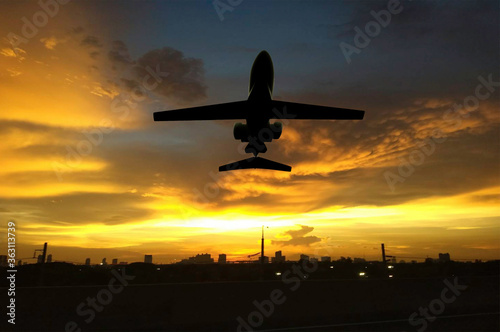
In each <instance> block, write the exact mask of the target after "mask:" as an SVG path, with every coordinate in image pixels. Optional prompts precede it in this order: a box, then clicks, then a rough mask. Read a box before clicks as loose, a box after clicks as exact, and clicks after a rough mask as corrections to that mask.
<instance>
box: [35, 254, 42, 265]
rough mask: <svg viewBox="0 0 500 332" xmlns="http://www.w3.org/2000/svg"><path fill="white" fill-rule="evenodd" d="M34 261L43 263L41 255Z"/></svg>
mask: <svg viewBox="0 0 500 332" xmlns="http://www.w3.org/2000/svg"><path fill="white" fill-rule="evenodd" d="M36 262H37V263H38V264H42V263H43V255H38V258H37V260H36Z"/></svg>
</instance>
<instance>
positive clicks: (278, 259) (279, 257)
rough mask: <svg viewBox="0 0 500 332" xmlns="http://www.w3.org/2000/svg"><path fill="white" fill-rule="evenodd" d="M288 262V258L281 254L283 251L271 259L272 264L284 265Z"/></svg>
mask: <svg viewBox="0 0 500 332" xmlns="http://www.w3.org/2000/svg"><path fill="white" fill-rule="evenodd" d="M285 261H286V256H283V255H282V254H281V250H279V251H276V252H275V253H274V257H272V258H271V263H284V262H285Z"/></svg>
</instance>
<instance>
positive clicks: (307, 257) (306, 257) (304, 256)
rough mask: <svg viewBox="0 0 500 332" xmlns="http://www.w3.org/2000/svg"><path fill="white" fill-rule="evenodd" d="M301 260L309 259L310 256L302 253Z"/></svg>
mask: <svg viewBox="0 0 500 332" xmlns="http://www.w3.org/2000/svg"><path fill="white" fill-rule="evenodd" d="M300 260H301V261H309V256H307V255H304V254H300Z"/></svg>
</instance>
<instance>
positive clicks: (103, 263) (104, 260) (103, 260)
mask: <svg viewBox="0 0 500 332" xmlns="http://www.w3.org/2000/svg"><path fill="white" fill-rule="evenodd" d="M101 265H108V263H107V262H106V257H104V258H103V259H102V262H101Z"/></svg>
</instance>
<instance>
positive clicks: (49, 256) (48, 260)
mask: <svg viewBox="0 0 500 332" xmlns="http://www.w3.org/2000/svg"><path fill="white" fill-rule="evenodd" d="M47 263H52V254H50V255H48V256H47Z"/></svg>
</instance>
